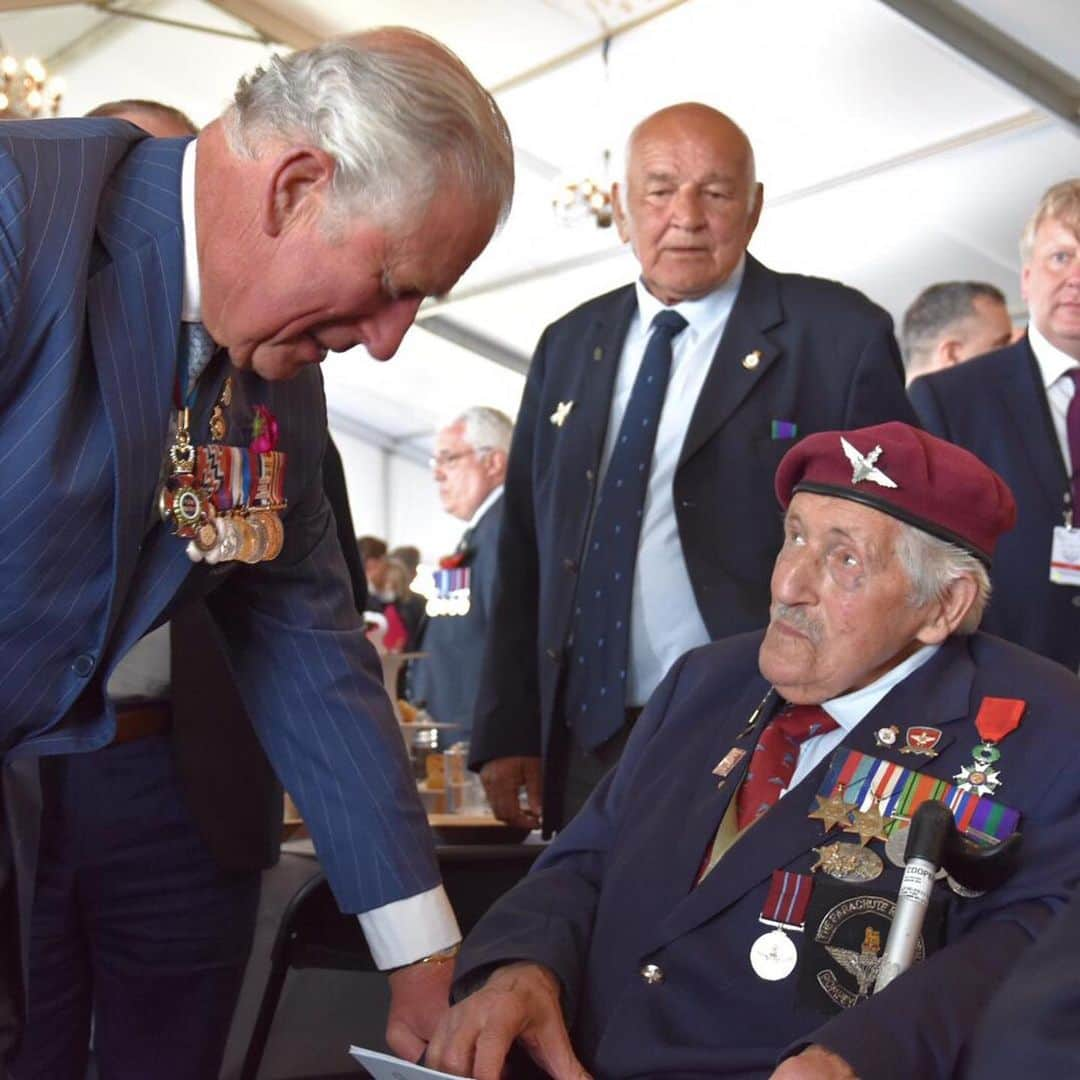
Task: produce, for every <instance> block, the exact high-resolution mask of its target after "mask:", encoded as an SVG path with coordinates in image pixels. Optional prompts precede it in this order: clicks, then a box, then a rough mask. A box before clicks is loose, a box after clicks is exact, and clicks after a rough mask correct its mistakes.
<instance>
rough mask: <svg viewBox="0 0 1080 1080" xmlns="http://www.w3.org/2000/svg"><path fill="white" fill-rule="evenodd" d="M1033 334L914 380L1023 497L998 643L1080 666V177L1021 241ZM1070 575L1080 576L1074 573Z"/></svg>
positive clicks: (1039, 214) (1036, 217)
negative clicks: (1079, 392)
mask: <svg viewBox="0 0 1080 1080" xmlns="http://www.w3.org/2000/svg"><path fill="white" fill-rule="evenodd" d="M1020 262H1021V277H1020V288H1021V292H1022V293H1023V296H1024V300H1025V302H1026V303H1027V307H1028V315H1029V320H1028V328H1027V333H1026V334H1025V335H1024V336H1023V337H1022V338H1021V339H1020V340H1019V341H1017V342H1016V344H1014V345H1010V346H1008V347H1006V348H1003V349H999V350H997V351H996V352H992V353H990V354H988V355H987V356H980V357H978V358H977V359H976V360H972V361H970V362H968V363H966V364H961V365H959V366H958V367H952V368H949V369H948V370H947V371H938V372H936V373H935V374H932V375H926V376H924V377H923V378H920V379H916V380H915V382H913V383H912V384H911V387H910V391H909V392H910V395H911V401H912V404H913V405H914V406H915V410H916V411H917V412H918V414H919V419H920V420H921V421H922V424H923V426H924V427H925V428H926V430H927V431H931V432H933V433H934V434H935V435H939V436H941V437H942V438H945V439H949V440H951V441H952V442H954V443H956V444H957V445H959V446H963V447H964V448H965V449H967V450H970V451H972V452H973V453H975V454H977V455H978V456H979V457H980V458H982V460H983V461H985V462H986V463H987V464H988V465H990V466H991V467H992V468H993V469H994V470H996V471H997V472H998V473H1000V474H1001V476H1003V477H1004V478H1005V481H1006V482H1007V483H1008V485H1009V487H1010V488H1012V490H1013V493H1014V494H1015V496H1016V503H1017V509H1018V516H1017V523H1016V528H1015V529H1013V530H1012V532H1010V533H1009V535H1008V536H1006V537H1005V538H1004V539H1003V540H1002V542H1001V544H1000V545H999V546H998V549H997V554H996V555H995V556H994V568H993V569H994V600H993V603H991V605H990V607H989V609H988V611H987V613H986V619H985V623H984V625H985V627H986V629H987V630H988V631H990V633H992V634H997V635H998V636H999V637H1003V638H1006V639H1008V640H1009V641H1015V642H1016V643H1017V644H1018V645H1023V646H1025V647H1026V648H1028V649H1031V650H1033V651H1034V652H1038V653H1042V655H1043V656H1048V657H1049V658H1050V659H1051V660H1057V661H1058V662H1059V663H1061V664H1064V665H1065V666H1066V667H1067V668H1069V669H1070V670H1071V671H1073V672H1076V671H1077V668H1078V667H1080V566H1077V564H1080V555H1077V553H1076V551H1075V546H1076V539H1075V538H1076V537H1077V535H1080V534H1077V533H1076V531H1075V527H1076V526H1077V525H1080V519H1078V518H1077V514H1078V508H1080V397H1078V396H1077V393H1076V387H1077V384H1078V382H1080V178H1077V177H1072V178H1070V179H1068V180H1063V181H1061V182H1060V183H1058V184H1055V185H1054V186H1053V187H1051V188H1050V189H1049V190H1048V191H1047V192H1046V193H1045V194H1044V195H1043V197H1042V198H1041V199H1040V200H1039V204H1038V206H1037V207H1036V208H1035V211H1034V213H1033V214H1032V215H1031V217H1030V219H1029V220H1028V222H1027V225H1026V226H1025V227H1024V230H1023V233H1022V235H1021V239H1020ZM1070 565H1072V566H1074V567H1076V569H1073V570H1070V569H1069V568H1068V567H1069V566H1070Z"/></svg>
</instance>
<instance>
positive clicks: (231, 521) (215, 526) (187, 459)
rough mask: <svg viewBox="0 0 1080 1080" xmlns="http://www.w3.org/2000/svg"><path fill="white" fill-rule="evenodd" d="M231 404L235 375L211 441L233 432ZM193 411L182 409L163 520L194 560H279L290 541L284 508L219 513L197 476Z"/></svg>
mask: <svg viewBox="0 0 1080 1080" xmlns="http://www.w3.org/2000/svg"><path fill="white" fill-rule="evenodd" d="M231 404H232V376H229V377H228V378H226V380H225V383H224V385H223V386H222V389H221V395H220V397H219V398H218V401H217V404H216V405H215V406H214V410H213V413H212V415H211V418H210V438H211V440H212V441H213V442H215V443H220V442H221V441H222V440H223V439H224V438H225V436H226V434H227V433H228V422H227V420H226V418H225V410H226V409H227V408H228V407H229V406H230V405H231ZM189 424H190V413H189V410H188V409H187V408H186V407H183V408H180V409H178V410H177V414H176V435H175V437H174V439H173V443H172V446H170V447H169V475H168V478H167V479H166V482H165V483H164V484H163V485H162V488H161V494H160V495H159V497H158V512H159V513H160V515H161V520H162V521H164V522H165V523H166V524H167V525H168V524H171V525H172V526H173V534H174V535H175V536H179V537H182V538H184V539H186V540H187V541H188V546H187V555H188V558H189V559H191V561H192V562H203V561H205V562H208V563H219V562H232V561H234V560H235V561H237V562H244V563H258V562H269V561H270V560H271V559H275V558H277V556H278V555H279V554H280V552H281V547H282V544H283V543H284V540H285V527H284V525H283V524H282V522H281V517H280V515H279V513H278V511H279V510H283V509H284V505H285V504H284V503H283V502H282V503H281V504H279V505H271V506H260V507H251V506H248V505H246V504H245V505H243V506H238V507H236V508H235V509H231V510H227V511H220V510H218V509H217V508H216V507H215V506H214V503H213V492H208V491H207V490H206V488H205V487H204V486H203V485H202V484H201V483H200V482H199V478H198V477H197V476H196V462H197V456H198V454H197V452H198V447H196V446H195V444H194V443H192V441H191V432H190V427H189Z"/></svg>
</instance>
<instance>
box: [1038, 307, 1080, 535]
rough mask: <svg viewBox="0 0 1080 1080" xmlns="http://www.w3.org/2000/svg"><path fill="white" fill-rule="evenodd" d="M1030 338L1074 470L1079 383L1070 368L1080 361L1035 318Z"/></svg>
mask: <svg viewBox="0 0 1080 1080" xmlns="http://www.w3.org/2000/svg"><path fill="white" fill-rule="evenodd" d="M1028 342H1029V344H1030V345H1031V351H1032V352H1033V353H1034V354H1035V360H1036V362H1037V363H1038V365H1039V373H1040V374H1041V375H1042V384H1043V386H1044V387H1045V388H1046V401H1047V404H1048V405H1049V406H1050V418H1051V420H1053V422H1054V432H1055V434H1056V435H1057V440H1058V446H1060V447H1061V459H1062V461H1064V462H1065V471H1066V472H1067V473H1071V472H1072V456H1071V455H1070V453H1069V430H1068V425H1067V423H1066V418H1067V416H1068V413H1069V403H1070V402H1071V401H1072V399H1073V394H1074V393H1075V392H1076V386H1075V384H1074V383H1073V381H1072V379H1071V378H1070V377H1069V375H1068V374H1067V372H1068V371H1070V370H1071V369H1072V368H1075V367H1080V361H1077V360H1074V359H1073V358H1072V357H1071V356H1070V355H1069V354H1068V353H1066V352H1062V351H1061V349H1059V348H1058V347H1057V346H1056V345H1051V344H1050V342H1049V341H1047V340H1046V338H1045V337H1043V335H1042V333H1041V331H1040V330H1039V328H1038V327H1037V326H1036V325H1035V323H1034V322H1031V323H1029V324H1028ZM1073 524H1074V525H1076V524H1080V522H1078V521H1074V522H1073Z"/></svg>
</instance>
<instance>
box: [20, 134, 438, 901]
mask: <svg viewBox="0 0 1080 1080" xmlns="http://www.w3.org/2000/svg"><path fill="white" fill-rule="evenodd" d="M184 145H185V142H184V140H155V139H147V140H144V139H142V137H141V136H140V134H139V133H138V132H137V131H136V129H134V128H132V127H131V126H129V125H127V124H123V123H120V122H117V121H100V120H94V121H83V120H50V121H45V122H31V123H8V124H5V125H3V129H2V132H0V508H2V512H0V754H2V755H3V757H4V762H5V765H7V766H10V768H9V770H8V771H9V772H11V771H12V770H14V769H17V767H18V765H19V762H20V761H25V760H27V759H33V758H35V757H39V756H43V755H49V754H62V753H73V752H80V751H87V750H93V749H96V748H98V747H101V746H104V745H105V744H107V743H108V742H109V741H110V739H111V738H112V734H113V731H114V727H115V715H114V714H113V712H112V710H111V707H110V706H109V705H108V704H107V702H106V701H105V698H104V694H103V690H102V688H103V686H104V685H105V682H106V680H107V678H108V676H109V674H110V672H111V671H112V669H113V668H114V667H115V665H116V663H117V661H118V660H119V659H120V658H121V657H122V656H123V655H124V653H125V652H126V650H127V649H128V648H129V647H130V646H131V645H132V644H133V643H134V642H135V641H137V640H138V639H139V638H140V637H141V636H142V635H143V634H144V633H146V632H147V630H149V629H151V628H152V627H153V626H155V625H157V624H158V623H160V622H161V621H163V620H164V619H166V618H168V617H169V615H170V613H171V612H172V611H175V610H178V609H179V608H180V607H182V606H183V604H184V602H185V600H187V599H190V598H192V597H194V596H198V595H205V596H207V597H208V602H209V604H210V606H211V609H212V611H213V612H214V615H215V617H216V618H217V620H218V622H219V624H220V625H221V627H222V629H223V632H224V636H225V638H226V641H227V644H228V647H229V652H230V658H231V660H232V664H233V667H234V670H235V672H236V675H237V679H238V682H239V685H240V687H241V689H242V692H243V695H244V698H245V703H246V705H247V707H248V711H249V713H250V715H251V716H252V718H253V722H254V723H255V726H256V728H257V730H258V734H259V737H260V739H261V740H262V742H263V744H264V746H265V747H266V750H267V752H268V754H269V756H270V758H271V760H272V762H273V763H274V766H275V768H276V769H277V771H278V772H279V774H280V775H281V777H282V779H283V781H284V783H285V784H286V786H287V787H288V789H289V790H290V791H291V792H292V793H293V795H294V797H295V798H296V800H297V802H298V804H299V805H300V807H301V808H302V810H303V812H304V815H305V818H306V820H307V822H308V823H309V825H310V828H311V831H312V833H313V835H314V836H315V839H316V843H317V844H318V847H319V853H320V857H321V859H322V862H323V865H324V867H325V868H326V871H327V874H328V875H329V877H330V880H331V882H332V884H333V886H334V890H335V893H336V894H337V898H338V900H339V902H340V903H341V905H342V907H343V908H345V909H346V910H351V911H364V910H369V909H371V908H374V907H378V906H381V905H383V904H386V903H389V902H391V901H393V900H397V899H401V898H402V897H406V896H410V895H413V894H415V893H418V892H421V891H424V890H426V889H429V888H431V887H433V886H434V885H435V884H436V883H437V882H438V870H437V867H436V863H435V859H434V853H433V849H432V845H431V841H430V834H429V832H428V829H427V825H426V822H425V820H424V816H423V811H422V808H421V806H420V804H419V801H418V799H417V796H416V791H415V787H414V784H413V780H412V777H411V775H410V771H409V767H408V763H407V761H406V759H405V755H404V752H403V745H402V740H401V736H400V734H399V732H398V729H397V725H396V723H395V721H394V717H393V715H392V713H391V710H390V707H389V703H388V702H387V700H386V698H385V695H384V693H383V691H382V688H381V680H380V677H379V671H378V664H377V662H376V659H375V656H374V653H373V652H372V650H371V648H370V646H369V645H368V644H367V642H366V641H365V640H364V637H363V633H362V628H361V626H360V623H359V619H358V615H357V613H356V610H355V607H354V605H353V603H352V598H351V593H350V589H349V585H348V578H347V574H346V570H345V565H344V562H343V557H342V553H341V549H340V545H339V544H338V541H337V537H336V535H335V531H334V522H333V518H332V515H331V514H330V511H329V509H328V507H327V503H326V500H325V498H324V496H323V487H322V482H321V465H322V456H323V447H324V444H325V441H326V409H325V400H324V397H323V388H322V379H321V376H320V374H319V373H318V371H317V370H314V369H311V370H308V371H306V372H304V373H303V374H302V375H300V376H299V377H298V378H296V379H295V380H292V381H290V382H288V383H267V382H264V381H263V380H261V379H260V378H258V377H257V376H255V375H253V374H250V373H237V372H233V371H232V369H231V368H230V366H229V364H228V360H227V357H225V356H224V354H220V355H219V356H218V357H217V358H216V359H215V360H214V361H213V362H212V363H211V366H210V367H209V368H208V369H207V371H206V373H205V374H204V376H203V377H202V379H201V380H200V388H199V391H198V394H197V398H196V400H195V403H194V406H193V423H192V430H193V435H194V438H195V440H196V441H205V440H206V438H207V424H208V420H209V413H210V410H211V408H212V406H213V404H214V403H215V402H216V401H217V398H218V395H219V392H220V389H221V386H222V384H223V382H224V380H225V377H226V375H227V374H229V373H230V372H231V373H232V374H233V376H234V392H233V400H232V405H231V407H230V408H229V410H228V416H229V423H230V430H229V433H228V435H227V436H226V441H227V442H235V443H237V444H239V445H244V444H246V442H247V440H248V438H249V437H250V432H249V421H250V418H251V416H252V408H253V406H254V405H255V404H258V403H262V404H265V405H266V406H267V407H269V408H270V409H271V410H272V412H273V413H274V414H275V416H276V417H277V419H278V421H279V424H280V428H281V441H280V443H279V446H278V449H280V450H283V451H285V453H286V454H287V455H288V475H287V479H286V495H287V498H288V502H289V508H288V510H287V511H286V513H285V518H284V521H285V536H286V539H285V548H284V550H283V551H282V553H281V555H280V556H279V557H278V558H277V560H276V561H275V562H273V563H268V564H264V565H260V566H255V567H251V566H244V565H239V564H235V563H230V564H227V565H225V566H221V565H218V566H215V567H210V566H208V565H207V564H199V565H195V564H192V563H191V562H190V561H189V560H188V558H187V556H186V555H185V553H184V543H183V542H182V541H181V540H179V539H177V538H176V537H174V536H172V535H170V533H169V531H168V530H167V529H166V528H165V527H163V526H162V525H160V524H157V525H152V524H151V523H152V522H154V520H155V518H154V510H153V502H154V496H155V489H156V486H157V482H158V479H159V470H160V467H161V462H162V458H163V455H164V453H165V449H166V442H167V438H168V420H169V411H170V407H171V403H172V396H173V386H174V378H175V371H176V351H177V340H178V334H179V319H180V302H181V291H182V278H183V269H182V262H183V233H182V222H181V213H180V170H181V162H182V157H183V149H184ZM173 678H174V680H177V679H180V680H192V681H194V682H195V683H196V684H197V683H198V680H199V678H200V673H199V671H197V670H190V671H177V672H174V673H173ZM32 830H33V825H32V824H31V823H29V822H27V823H26V831H25V832H24V833H22V834H21V835H20V836H17V837H16V847H17V848H19V847H20V846H26V837H27V836H29V835H30V834H31V833H32ZM30 846H32V844H31V845H30ZM16 854H17V856H18V854H19V852H18V851H17V852H16ZM24 854H25V852H24ZM21 862H22V866H23V868H25V862H26V860H25V859H23V860H21Z"/></svg>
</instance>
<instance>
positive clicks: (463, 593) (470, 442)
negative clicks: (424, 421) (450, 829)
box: [410, 406, 513, 742]
mask: <svg viewBox="0 0 1080 1080" xmlns="http://www.w3.org/2000/svg"><path fill="white" fill-rule="evenodd" d="M512 433H513V422H512V421H511V420H510V418H509V417H508V416H507V415H506V414H505V413H502V412H500V411H499V410H498V409H491V408H487V407H485V406H476V407H474V408H471V409H467V410H466V411H465V412H463V413H462V414H461V415H460V416H458V417H457V418H456V419H454V420H452V421H451V422H450V423H449V424H448V425H447V426H446V427H444V428H443V429H442V430H441V431H440V432H439V433H438V435H437V436H436V438H435V455H434V457H433V458H432V459H431V467H432V475H433V477H434V479H435V483H436V484H437V485H438V489H439V498H440V499H441V500H442V505H443V509H444V510H446V512H447V513H448V514H452V515H453V516H454V517H456V518H458V519H459V520H460V521H464V522H466V528H465V531H464V532H463V533H462V535H461V540H460V541H459V542H458V545H457V547H456V548H455V549H454V551H453V552H452V553H451V554H449V555H447V556H445V557H444V558H443V559H442V560H440V567H439V569H438V570H437V571H436V573H435V582H436V596H435V598H434V601H433V603H432V604H431V605H429V609H428V610H429V618H428V621H427V626H426V628H425V630H424V636H423V638H422V640H421V647H422V649H423V651H424V652H425V653H427V656H426V657H425V658H424V659H423V660H420V661H418V662H417V663H416V664H415V665H414V668H413V673H412V677H411V686H410V691H411V694H412V697H413V699H414V700H415V701H418V702H419V701H423V702H425V703H426V705H427V708H428V711H429V712H430V713H431V715H432V717H433V718H434V719H435V720H438V721H440V722H442V723H450V724H457V725H458V727H457V728H456V729H455V730H453V731H452V732H451V733H450V738H449V739H447V740H444V741H447V742H456V741H458V740H459V739H468V737H469V734H470V732H471V730H472V714H473V708H474V706H475V704H476V693H477V688H478V686H479V682H480V668H481V665H482V663H483V658H484V645H485V640H486V637H487V630H488V623H489V620H490V617H491V609H492V603H493V598H494V592H495V588H496V582H497V573H498V572H497V567H496V559H495V555H496V546H497V541H498V534H499V526H500V525H501V523H502V491H503V481H504V479H505V477H506V462H507V456H508V454H509V450H510V437H511V435H512ZM462 609H464V610H462ZM459 612H460V613H459Z"/></svg>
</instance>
